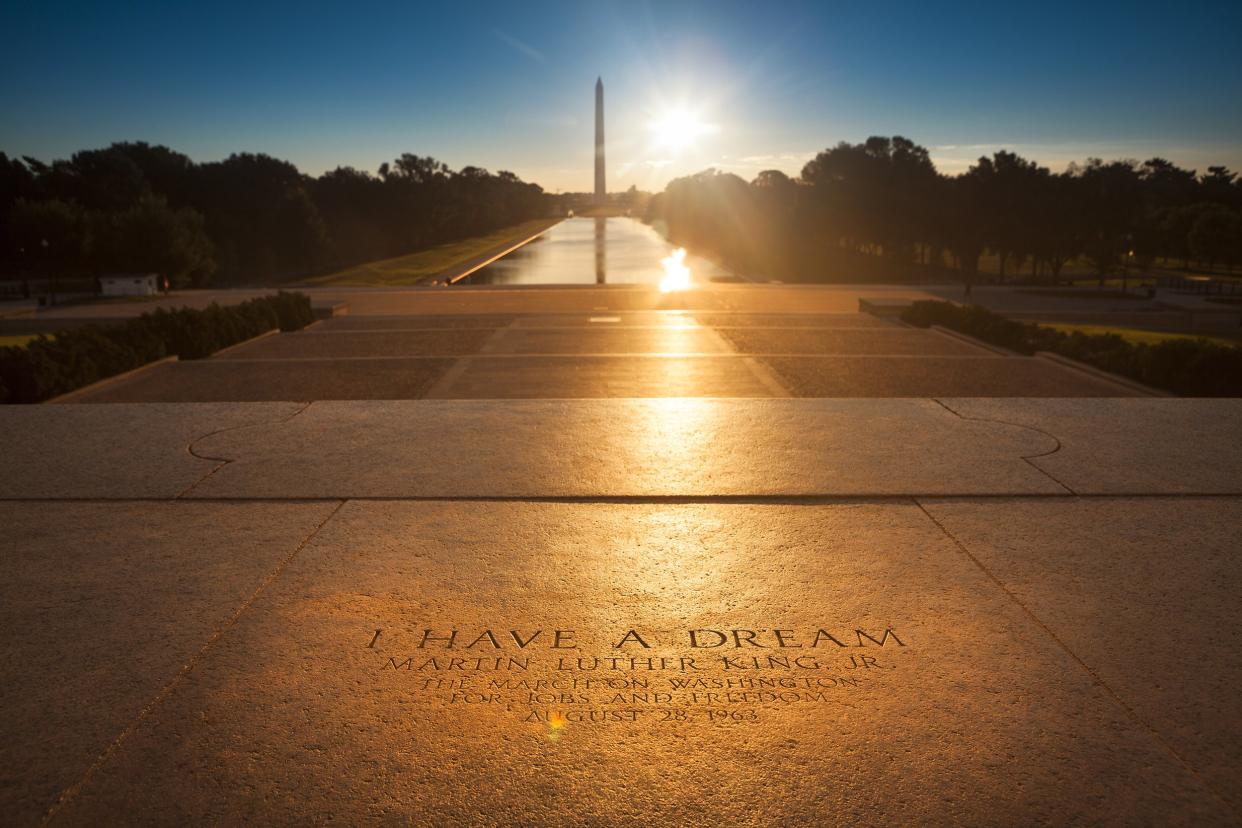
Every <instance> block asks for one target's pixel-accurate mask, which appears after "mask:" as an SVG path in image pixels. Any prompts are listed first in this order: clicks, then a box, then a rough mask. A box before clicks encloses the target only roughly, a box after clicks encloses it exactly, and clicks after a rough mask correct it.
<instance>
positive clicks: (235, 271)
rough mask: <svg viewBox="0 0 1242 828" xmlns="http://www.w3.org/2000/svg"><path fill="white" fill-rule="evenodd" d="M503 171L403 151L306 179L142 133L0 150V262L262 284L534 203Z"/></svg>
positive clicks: (177, 280)
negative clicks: (104, 141) (57, 148)
mask: <svg viewBox="0 0 1242 828" xmlns="http://www.w3.org/2000/svg"><path fill="white" fill-rule="evenodd" d="M548 210H549V203H548V200H547V197H546V196H545V195H544V193H543V190H542V189H541V188H540V187H539V186H538V185H536V184H532V183H527V182H524V181H522V180H521V179H519V178H518V177H517V176H516V175H514V174H513V173H511V172H505V171H502V172H499V173H490V172H488V171H487V170H485V169H481V168H479V167H464V168H462V169H460V170H456V171H454V170H452V169H450V168H449V167H448V166H447V165H445V164H443V163H441V162H439V161H437V160H436V159H434V158H430V157H424V156H418V155H413V154H409V153H407V154H403V155H402V156H401V157H400V158H398V159H396V160H395V161H393V162H392V163H385V164H383V165H381V166H380V168H379V170H378V171H377V172H376V173H374V174H373V173H370V172H367V171H362V170H357V169H354V168H352V167H338V168H336V169H334V170H332V171H330V172H326V173H324V174H322V175H320V176H318V177H312V176H309V175H305V174H303V173H301V172H299V171H298V169H297V167H295V166H294V165H293V164H291V163H289V162H287V161H281V160H279V159H276V158H272V157H271V156H268V155H263V154H251V153H237V154H234V155H231V156H229V157H228V158H226V159H225V160H223V161H216V162H209V163H203V164H198V163H195V162H194V161H192V160H190V158H188V157H187V156H185V155H183V154H181V153H179V152H175V151H173V150H171V149H169V148H168V147H164V146H155V145H150V144H147V143H143V142H136V143H117V144H113V145H112V146H110V147H107V148H105V149H96V150H85V151H82V152H78V153H75V154H74V155H73V156H72V157H71V158H69V159H67V160H58V161H54V162H52V163H44V162H42V161H40V160H38V159H35V158H30V157H23V158H10V157H8V156H7V155H5V154H4V153H0V272H2V273H4V274H6V275H7V276H9V277H10V278H12V277H18V278H21V277H30V276H39V275H48V274H56V275H61V276H64V275H97V274H100V273H107V272H156V273H160V274H161V275H165V276H168V277H169V278H170V279H171V280H172V282H173V284H174V285H175V286H184V285H194V286H205V285H209V284H223V285H229V284H240V283H264V282H273V281H281V280H283V279H287V278H291V277H297V276H304V275H308V274H312V273H317V272H324V271H327V270H329V269H331V268H335V267H343V266H347V265H351V264H355V263H358V262H362V261H369V260H374V259H383V258H389V257H392V256H399V255H403V254H406V253H410V252H413V251H416V250H420V249H423V248H426V247H430V246H433V245H437V244H441V243H444V242H448V241H453V240H456V239H460V238H464V237H467V236H472V235H478V234H482V233H489V232H492V231H495V230H497V229H500V228H502V227H505V226H508V225H512V224H517V223H518V222H521V221H526V220H528V219H531V218H536V217H539V216H542V215H546V214H547V211H548Z"/></svg>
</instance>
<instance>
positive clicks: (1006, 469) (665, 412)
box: [191, 399, 1065, 497]
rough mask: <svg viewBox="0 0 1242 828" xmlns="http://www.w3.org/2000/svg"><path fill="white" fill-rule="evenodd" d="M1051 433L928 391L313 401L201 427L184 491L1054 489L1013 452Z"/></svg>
mask: <svg viewBox="0 0 1242 828" xmlns="http://www.w3.org/2000/svg"><path fill="white" fill-rule="evenodd" d="M911 434H918V435H919V439H917V440H912V439H911V436H910V435H911ZM326 435H331V439H326V438H325V436H326ZM1055 448H1056V441H1055V440H1054V439H1052V438H1051V437H1048V436H1047V435H1045V434H1042V433H1040V432H1037V431H1032V430H1029V429H1023V428H1017V427H1013V426H1007V425H1004V424H998V423H984V422H973V421H970V420H965V419H962V418H961V417H958V416H956V415H954V414H953V413H951V412H949V411H947V410H946V409H945V408H944V407H943V406H940V405H938V404H937V403H935V402H933V401H931V400H696V399H680V400H672V399H667V400H578V401H555V400H524V401H478V400H468V401H458V400H423V401H415V402H396V401H394V402H379V401H376V402H351V403H335V402H322V403H314V404H312V405H311V406H309V407H308V408H307V409H306V410H305V411H303V412H302V413H301V414H299V415H298V416H297V417H295V418H293V419H292V420H290V421H289V422H287V423H284V424H282V425H280V426H276V427H272V428H268V429H245V430H240V431H235V432H223V433H221V434H217V435H215V436H213V437H210V438H207V439H205V440H202V441H200V442H199V443H198V444H197V446H196V449H197V450H198V451H200V452H203V453H206V454H210V455H212V456H216V457H225V458H229V459H230V460H232V461H233V462H231V463H229V464H228V465H227V466H226V467H224V468H222V469H221V470H220V471H219V472H217V473H216V474H213V475H212V476H211V478H209V479H208V480H206V481H204V482H203V483H202V484H201V485H199V486H197V487H195V489H194V491H193V492H192V493H191V494H192V496H202V497H282V496H284V497H363V496H366V497H414V496H417V497H439V496H444V497H450V496H461V497H471V496H521V497H534V496H540V497H558V496H567V497H620V496H682V497H685V496H690V497H713V496H750V495H778V496H803V495H842V494H844V495H875V494H883V495H894V494H897V495H903V494H912V493H928V494H958V493H973V494H998V493H1007V494H1015V493H1017V494H1057V493H1064V492H1065V490H1064V489H1063V488H1062V487H1061V486H1060V485H1059V484H1058V483H1056V482H1055V481H1054V480H1052V479H1051V478H1049V477H1048V476H1047V475H1045V474H1043V473H1041V472H1040V471H1039V470H1038V469H1036V468H1034V467H1033V466H1031V465H1030V464H1029V463H1027V462H1026V461H1024V460H1023V459H1022V458H1023V457H1026V456H1032V455H1038V454H1043V453H1047V452H1050V451H1053V450H1055Z"/></svg>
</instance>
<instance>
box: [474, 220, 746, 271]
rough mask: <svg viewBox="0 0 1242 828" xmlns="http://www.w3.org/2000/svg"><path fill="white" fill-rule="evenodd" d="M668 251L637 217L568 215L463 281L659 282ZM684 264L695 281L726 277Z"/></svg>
mask: <svg viewBox="0 0 1242 828" xmlns="http://www.w3.org/2000/svg"><path fill="white" fill-rule="evenodd" d="M672 251H673V246H672V245H671V244H669V243H668V242H666V241H665V240H664V239H663V238H661V237H660V234H659V233H657V232H656V231H655V230H653V229H651V228H650V227H648V226H647V225H645V224H643V223H642V222H640V221H638V220H636V219H631V218H571V219H566V220H565V221H562V222H561V223H560V224H558V225H556V226H555V227H553V228H552V229H551V230H549V231H548V232H546V233H544V234H543V235H542V236H540V237H539V238H538V239H536V240H535V241H533V242H531V243H530V244H527V245H525V246H523V247H519V248H518V249H517V250H515V251H513V252H512V253H510V254H509V255H508V256H505V257H504V258H503V259H498V260H496V261H494V262H492V263H491V264H490V265H488V266H487V267H484V268H481V269H479V270H476V271H475V272H474V273H472V274H470V275H469V276H468V277H466V278H465V279H463V280H462V281H461V284H471V285H483V284H490V285H547V284H590V283H597V284H601V285H602V284H611V285H616V284H659V283H660V281H661V280H662V279H664V277H665V268H664V266H663V265H662V264H661V263H660V262H661V260H662V259H665V258H667V257H668V256H669V255H670V254H671V253H672ZM685 263H686V265H687V266H689V268H690V273H691V278H692V280H693V281H694V282H709V281H712V280H714V279H723V278H728V277H729V273H728V271H726V270H725V269H723V268H721V267H720V266H719V265H715V264H713V263H712V262H709V261H707V260H706V259H702V258H699V257H697V256H693V255H691V256H687V257H686V259H685Z"/></svg>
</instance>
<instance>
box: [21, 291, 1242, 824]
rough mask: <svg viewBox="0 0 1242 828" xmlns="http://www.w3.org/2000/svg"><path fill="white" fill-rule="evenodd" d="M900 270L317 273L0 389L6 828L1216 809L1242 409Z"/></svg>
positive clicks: (1236, 727) (1226, 710) (1229, 795)
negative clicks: (193, 350)
mask: <svg viewBox="0 0 1242 828" xmlns="http://www.w3.org/2000/svg"><path fill="white" fill-rule="evenodd" d="M928 295H931V294H927V293H925V292H923V291H921V290H920V289H917V288H882V287H877V288H855V289H849V290H845V289H840V288H830V287H813V286H797V287H795V286H782V285H729V284H721V285H711V286H701V287H699V288H696V289H695V290H692V291H688V292H685V293H678V294H665V293H661V292H660V291H658V290H657V289H655V288H654V287H651V286H604V287H591V286H583V287H573V288H569V287H530V288H505V287H490V286H478V287H462V288H450V289H440V288H435V289H433V288H412V289H408V290H401V291H397V290H387V291H378V290H376V291H366V290H358V291H354V292H347V291H338V292H336V293H331V292H322V293H318V294H314V301H315V302H316V303H318V304H320V305H323V306H325V307H327V306H335V308H336V315H333V316H331V317H330V318H327V319H324V320H323V321H320V322H318V323H316V324H315V325H313V326H311V327H309V328H307V329H306V330H304V331H301V332H298V333H281V334H273V335H270V336H265V337H262V338H259V339H257V340H254V341H252V342H250V343H246V344H243V345H241V346H237V347H235V348H232V349H228V350H227V351H226V352H221V353H219V354H217V355H216V356H214V357H212V358H210V359H205V360H199V361H192V362H191V361H186V362H166V363H162V364H159V365H155V366H153V367H151V368H149V369H146V370H143V371H140V372H138V373H136V374H134V375H131V376H128V377H124V378H120V379H118V380H116V381H112V382H106V383H103V384H101V385H99V386H96V387H94V388H91V389H87V390H85V391H84V392H82V393H79V394H75V395H72V396H71V398H70V399H67V400H64V401H63V404H55V405H41V406H9V407H6V408H4V409H0V457H3V458H4V460H3V462H4V474H3V475H2V476H0V521H2V522H3V525H4V526H5V532H4V533H3V540H0V544H2V545H3V547H4V551H3V554H2V555H0V562H2V565H3V566H4V577H3V579H0V599H2V600H0V606H3V607H4V610H3V612H4V629H5V656H6V657H5V659H4V664H3V668H0V670H2V671H0V696H2V698H3V707H2V710H3V712H2V713H0V735H2V736H3V738H0V768H3V784H2V785H0V807H2V809H3V813H4V815H5V819H4V821H5V822H6V823H9V824H35V823H40V822H47V823H51V824H68V825H97V824H110V823H117V822H134V823H151V824H176V823H185V822H214V823H222V824H235V823H239V822H247V821H249V822H256V823H280V824H288V823H320V822H330V821H335V822H342V823H346V824H353V823H385V824H387V823H413V824H429V825H440V824H443V825H458V824H504V825H530V824H565V825H597V824H605V825H611V824H617V825H620V824H627V825H629V824H737V825H788V824H825V823H830V822H833V823H835V822H849V823H853V824H864V825H884V824H908V823H916V824H949V823H952V824H971V825H997V824H1083V825H1096V824H1118V825H1122V824H1125V825H1129V824H1185V825H1228V824H1237V823H1238V822H1239V820H1240V819H1242V816H1240V815H1242V795H1240V793H1239V791H1240V790H1242V785H1240V783H1242V693H1239V692H1238V690H1237V686H1236V685H1237V682H1238V680H1239V679H1240V678H1242V641H1240V640H1239V633H1238V628H1239V621H1242V618H1240V616H1242V609H1240V606H1242V605H1240V603H1239V600H1238V593H1239V584H1242V559H1240V557H1239V554H1238V553H1239V537H1242V402H1240V401H1238V400H1209V399H1174V398H1168V397H1161V396H1156V395H1154V394H1153V393H1152V392H1150V391H1149V390H1147V389H1143V388H1142V387H1140V386H1135V385H1134V384H1132V383H1127V382H1124V381H1120V380H1117V379H1115V378H1110V377H1109V376H1108V375H1104V374H1100V373H1098V372H1091V371H1087V370H1082V369H1080V368H1077V367H1075V366H1073V365H1068V364H1064V363H1062V362H1057V361H1055V360H1052V359H1049V358H1047V357H1041V356H1035V357H1022V356H1016V355H1013V354H1007V353H1004V352H1000V351H998V350H997V349H994V348H991V347H989V346H985V345H983V344H981V343H978V342H975V341H973V340H970V339H968V338H964V337H961V336H957V335H953V334H950V333H948V332H944V331H940V330H935V329H914V328H909V327H906V326H905V325H903V324H901V323H900V322H898V321H896V320H894V319H892V318H883V317H877V316H874V315H870V314H866V313H860V312H858V307H859V299H860V298H868V297H871V298H876V297H878V298H880V299H884V300H886V301H908V300H911V299H915V298H923V297H925V296H928ZM101 312H103V311H101V310H100V309H99V308H98V307H93V306H86V307H83V308H79V309H67V314H68V316H72V315H73V314H79V315H81V316H83V317H89V315H90V314H92V313H101Z"/></svg>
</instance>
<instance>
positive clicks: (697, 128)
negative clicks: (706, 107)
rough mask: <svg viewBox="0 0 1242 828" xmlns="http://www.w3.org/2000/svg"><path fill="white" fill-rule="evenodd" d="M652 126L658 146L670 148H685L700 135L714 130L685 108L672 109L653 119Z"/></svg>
mask: <svg viewBox="0 0 1242 828" xmlns="http://www.w3.org/2000/svg"><path fill="white" fill-rule="evenodd" d="M650 126H651V131H652V132H653V133H654V134H655V144H656V146H657V147H659V148H661V149H668V150H681V149H685V148H686V147H689V146H691V145H693V144H694V143H695V142H696V141H697V140H698V139H699V137H700V136H703V135H706V134H707V133H709V132H713V131H714V129H713V127H712V126H711V125H710V124H705V123H703V121H702V119H701V118H699V116H698V115H697V114H696V113H694V112H690V111H688V110H685V109H675V110H670V111H668V112H666V113H664V115H663V116H661V117H660V118H658V119H657V120H655V121H652V122H651V124H650Z"/></svg>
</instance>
